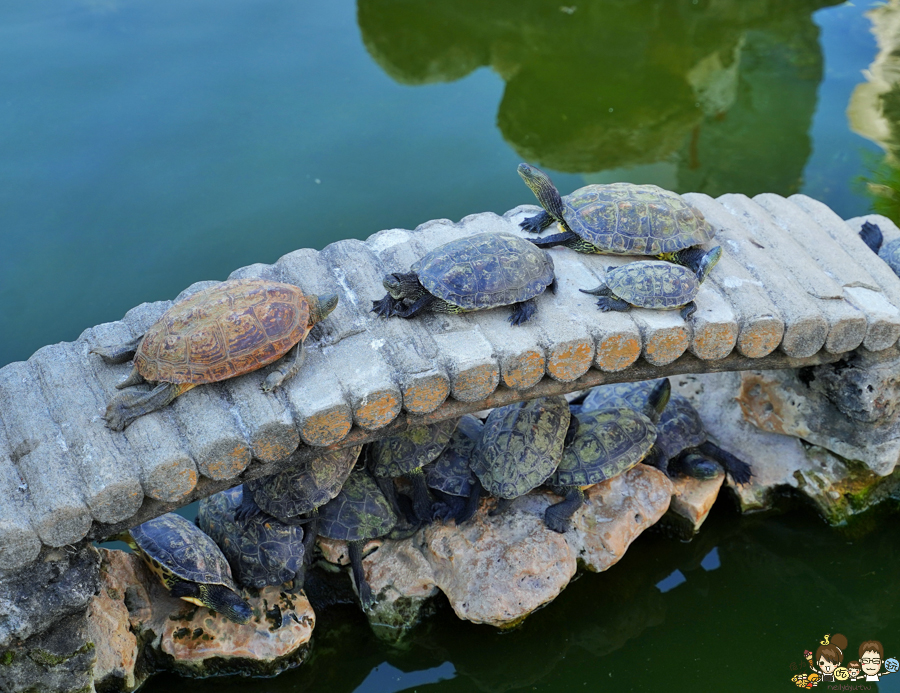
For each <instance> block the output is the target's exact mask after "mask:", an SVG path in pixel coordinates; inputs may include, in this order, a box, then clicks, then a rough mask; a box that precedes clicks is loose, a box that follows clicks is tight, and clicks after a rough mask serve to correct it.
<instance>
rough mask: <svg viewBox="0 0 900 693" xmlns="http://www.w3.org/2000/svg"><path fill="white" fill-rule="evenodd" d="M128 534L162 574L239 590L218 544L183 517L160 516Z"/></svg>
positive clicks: (134, 528)
mask: <svg viewBox="0 0 900 693" xmlns="http://www.w3.org/2000/svg"><path fill="white" fill-rule="evenodd" d="M129 533H130V534H131V538H132V539H133V540H134V543H135V544H137V546H138V548H139V549H140V550H141V551H143V552H144V553H145V554H146V555H147V556H148V557H149V558H150V559H151V560H153V561H154V562H155V563H156V564H158V565H159V566H160V568H161V569H162V571H163V574H166V573H169V574H171V575H174V576H175V577H177V578H180V579H181V580H185V581H187V582H196V583H199V584H203V585H224V586H226V587H228V588H230V589H232V590H235V591H237V588H236V587H235V584H234V578H233V577H232V575H231V567H230V566H229V565H228V561H227V560H226V558H225V556H224V555H223V554H222V551H221V550H220V549H219V547H218V546H217V545H216V542H214V541H213V540H212V539H211V538H210V537H209V536H207V535H206V534H204V533H203V531H202V530H201V529H200V528H199V527H197V526H195V525H194V524H192V523H191V522H188V521H187V520H185V519H184V518H183V517H182V516H181V515H177V514H176V513H166V514H165V515H160V516H159V517H156V518H154V519H152V520H148V521H147V522H145V523H144V524H142V525H138V526H137V527H132V528H131V529H130V530H129Z"/></svg>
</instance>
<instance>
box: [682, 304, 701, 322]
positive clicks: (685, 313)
mask: <svg viewBox="0 0 900 693" xmlns="http://www.w3.org/2000/svg"><path fill="white" fill-rule="evenodd" d="M679 312H680V313H681V317H682V318H684V319H685V320H687V319H689V318H690V317H691V316H692V315H693V314H694V313H696V312H697V304H696V303H694V302H693V301H691V302H690V303H685V304H684V305H683V306H682V308H681V310H680V311H679Z"/></svg>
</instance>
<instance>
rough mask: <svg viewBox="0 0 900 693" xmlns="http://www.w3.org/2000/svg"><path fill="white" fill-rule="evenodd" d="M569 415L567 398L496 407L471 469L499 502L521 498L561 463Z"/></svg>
mask: <svg viewBox="0 0 900 693" xmlns="http://www.w3.org/2000/svg"><path fill="white" fill-rule="evenodd" d="M569 416H570V414H569V405H568V403H567V402H566V400H565V399H563V398H562V397H541V398H538V399H534V400H531V401H528V402H518V403H517V404H510V405H507V406H505V407H498V408H497V409H494V410H493V411H492V412H491V413H490V414H489V415H488V418H487V421H485V422H484V431H483V432H482V434H481V443H480V444H479V446H478V450H477V454H476V455H475V456H474V457H473V458H472V471H473V472H475V475H476V476H477V477H478V479H479V480H480V481H481V484H482V486H484V488H485V490H487V492H488V493H490V494H491V495H492V496H495V497H497V498H507V499H509V498H518V497H519V496H521V495H523V494H526V493H528V492H529V491H531V490H532V489H533V488H536V487H537V486H540V485H541V484H542V483H544V481H546V480H547V477H549V476H550V475H551V474H553V472H554V470H555V469H556V467H557V465H558V464H559V462H560V460H561V459H562V453H563V443H564V442H565V436H566V430H567V429H568V426H569Z"/></svg>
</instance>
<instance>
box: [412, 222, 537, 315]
mask: <svg viewBox="0 0 900 693" xmlns="http://www.w3.org/2000/svg"><path fill="white" fill-rule="evenodd" d="M411 271H412V272H414V273H415V274H416V275H418V277H419V281H420V282H421V284H422V286H424V287H425V288H426V289H427V290H428V292H429V293H431V294H433V295H435V296H437V297H438V298H442V299H444V300H445V301H448V302H449V303H452V304H453V305H456V306H459V307H460V308H462V309H463V310H466V311H468V310H481V309H484V308H496V307H497V306H506V305H510V304H513V303H519V302H521V301H527V300H529V299H531V298H534V297H535V296H537V295H539V294H541V293H542V292H543V291H544V289H546V288H547V287H548V286H549V285H550V284H552V283H553V278H554V274H553V259H552V258H551V257H550V254H549V253H548V252H547V251H545V250H542V249H540V248H537V247H536V246H535V245H534V244H533V243H530V242H529V241H526V240H525V239H523V238H519V237H518V236H514V235H512V234H509V233H480V234H475V235H474V236H467V237H465V238H458V239H456V240H455V241H450V242H449V243H446V244H444V245H442V246H440V247H439V248H435V249H434V250H432V251H431V252H430V253H428V254H427V255H426V256H425V257H423V258H422V259H420V260H418V261H417V262H415V263H414V264H413V266H412V268H411Z"/></svg>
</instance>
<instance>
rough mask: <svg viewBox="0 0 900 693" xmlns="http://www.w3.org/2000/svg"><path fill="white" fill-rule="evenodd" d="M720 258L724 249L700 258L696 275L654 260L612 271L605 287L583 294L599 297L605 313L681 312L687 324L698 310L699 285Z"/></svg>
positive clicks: (603, 284)
mask: <svg viewBox="0 0 900 693" xmlns="http://www.w3.org/2000/svg"><path fill="white" fill-rule="evenodd" d="M721 256H722V247H721V246H718V245H717V246H716V247H715V248H713V249H712V250H710V251H709V252H708V253H706V254H705V255H703V257H701V258H700V262H699V266H698V268H697V271H696V272H695V271H694V270H692V269H689V268H687V267H682V266H681V265H673V264H672V263H670V262H658V261H655V260H649V261H646V260H645V261H641V262H630V263H628V264H627V265H622V266H621V267H610V268H609V269H608V270H607V272H606V281H605V282H604V283H602V284H600V285H599V286H598V287H596V288H594V289H581V292H582V293H585V294H591V295H593V296H599V297H600V298H598V299H597V307H598V308H599V309H600V310H601V311H603V312H604V313H605V312H607V311H610V310H615V311H627V310H631V309H632V307H637V308H652V309H655V310H679V311H680V313H681V317H682V318H684V319H685V320H687V319H688V318H690V317H691V316H692V315H693V314H694V312H695V311H696V310H697V306H696V304H695V303H694V298H695V297H696V296H697V293H698V292H699V291H700V285H701V284H702V283H703V282H704V280H705V279H706V277H707V276H708V275H709V273H710V271H711V270H712V268H713V267H714V266H715V264H716V263H717V262H718V261H719V258H720V257H721Z"/></svg>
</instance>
